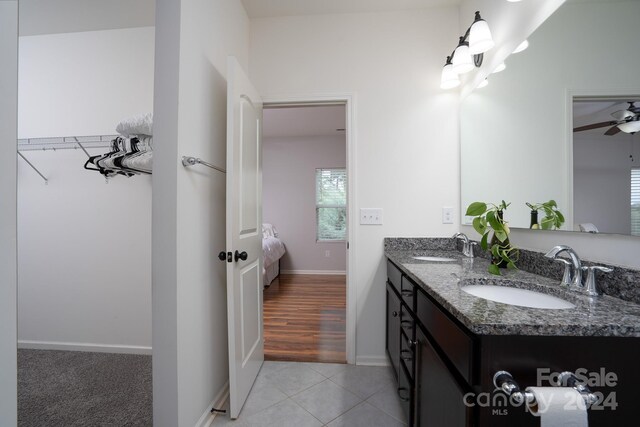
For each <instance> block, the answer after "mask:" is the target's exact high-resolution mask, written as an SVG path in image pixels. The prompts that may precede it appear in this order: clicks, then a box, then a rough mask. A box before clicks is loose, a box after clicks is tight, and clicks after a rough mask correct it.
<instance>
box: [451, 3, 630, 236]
mask: <svg viewBox="0 0 640 427" xmlns="http://www.w3.org/2000/svg"><path fill="white" fill-rule="evenodd" d="M638 16H640V2H639V1H620V0H569V1H567V3H565V4H564V5H563V6H562V7H560V8H559V9H558V10H557V11H556V12H555V13H554V14H553V15H552V16H551V17H550V18H549V19H548V20H547V21H546V22H544V23H543V24H542V25H541V26H540V27H539V28H538V30H537V31H536V32H535V33H534V34H533V35H532V36H531V37H530V38H529V42H530V47H529V48H528V49H527V50H525V51H524V52H522V53H518V54H513V55H511V56H510V57H509V58H508V59H507V69H506V70H505V71H504V72H502V73H499V74H493V75H491V76H489V85H488V86H487V87H485V88H483V89H478V90H476V91H474V92H473V93H472V94H470V95H469V96H468V97H466V98H465V99H464V100H463V102H462V105H461V182H462V188H461V199H462V200H461V203H462V210H463V211H464V210H466V208H467V206H468V205H469V204H470V203H472V202H474V201H485V202H493V203H498V202H499V201H500V200H503V199H504V200H506V201H507V202H511V206H509V209H508V212H506V219H507V221H509V224H510V226H511V227H516V228H528V227H529V225H530V209H529V208H528V207H527V205H526V203H527V202H529V203H541V202H545V201H547V200H550V199H553V200H555V201H556V202H557V204H558V209H559V210H560V211H561V212H562V213H563V214H564V216H565V219H566V221H565V223H564V224H563V226H562V227H561V229H562V230H568V231H579V224H581V223H593V224H594V225H595V226H596V227H597V228H598V230H599V232H604V233H621V234H631V224H630V221H631V219H630V218H631V200H630V174H631V164H633V165H638V166H640V160H639V159H638V158H637V157H638V156H640V154H637V155H636V158H635V161H634V162H633V163H627V165H626V166H625V167H626V168H627V169H626V174H627V175H626V176H627V177H628V181H627V183H626V184H625V185H624V187H623V188H620V187H619V186H618V185H616V184H613V183H611V182H607V180H603V179H602V177H603V174H604V173H605V171H603V170H601V169H597V168H593V167H587V166H588V165H589V164H591V165H599V166H603V165H604V163H603V162H600V161H599V159H598V158H593V157H592V156H598V150H600V151H601V153H600V154H602V152H605V153H607V156H610V155H611V156H612V155H613V152H614V151H622V148H620V147H621V146H622V145H624V147H625V148H624V151H625V153H626V154H625V155H624V158H623V159H624V160H625V161H626V162H629V161H630V158H629V154H630V153H629V150H630V147H631V149H633V147H634V145H635V147H637V142H636V141H637V140H638V139H640V136H639V135H631V134H627V133H624V132H619V134H618V135H614V136H612V137H610V140H611V142H613V141H614V140H616V139H617V140H618V141H616V142H617V143H618V145H616V150H613V149H612V148H611V147H612V146H611V145H609V146H606V145H605V146H601V147H600V148H596V147H592V149H585V148H584V147H583V146H581V147H579V146H578V145H577V144H578V142H576V141H574V132H573V127H574V125H573V121H574V118H573V114H574V113H573V110H574V108H573V105H574V98H575V99H577V101H578V102H585V101H594V100H595V101H599V102H600V101H602V102H607V101H608V106H606V107H605V104H603V105H601V106H598V107H602V109H603V110H604V109H606V108H613V109H614V110H615V111H618V110H621V109H622V108H623V107H625V106H626V107H628V104H626V103H625V102H624V101H634V100H638V99H640V96H639V94H640V79H639V78H638V73H637V71H638V69H640V55H636V54H630V51H629V49H630V47H629V44H628V43H621V42H620V41H621V40H638V39H639V38H640V28H639V27H638V25H637V17H638ZM576 105H578V103H576ZM594 108H595V107H594ZM608 112H609V113H610V112H612V111H608V110H607V111H605V112H604V114H605V115H606V114H608ZM576 114H577V116H578V115H581V119H580V120H582V119H586V120H591V119H590V118H586V117H582V116H585V113H584V112H579V111H578V112H577V113H576ZM577 116H576V126H578V125H582V124H585V123H584V122H580V121H579V120H578V117H577ZM609 117H610V119H611V120H614V118H612V117H611V116H609ZM605 120H609V119H603V120H601V121H605ZM589 123H594V122H589ZM607 129H608V128H602V132H601V133H604V132H605V131H606V130H607ZM578 133H582V132H576V134H578ZM620 134H622V135H620ZM581 137H582V136H580V137H579V138H581ZM578 147H579V148H578ZM636 153H637V148H636ZM585 156H589V159H585V158H584V157H585ZM574 161H575V162H578V163H579V164H578V166H579V170H578V171H574ZM621 167H622V166H621ZM636 167H637V166H636ZM585 186H589V187H591V188H600V190H601V191H598V194H596V193H594V192H592V193H588V192H587V193H586V194H585V192H584V191H583V190H584V187H585ZM581 188H582V190H581ZM603 194H604V195H607V196H611V195H616V196H617V199H619V200H622V199H623V198H626V204H624V203H622V204H621V202H614V201H613V200H612V199H609V198H603V197H602V195H603ZM603 212H604V213H603ZM602 215H605V216H608V217H609V218H610V220H607V221H604V220H602ZM543 216H544V215H543V214H542V212H541V213H540V219H542V217H543ZM615 218H617V219H615ZM594 221H595V222H594ZM462 222H463V224H469V223H470V221H469V220H468V219H467V218H465V217H464V216H463V220H462ZM597 223H599V224H597Z"/></svg>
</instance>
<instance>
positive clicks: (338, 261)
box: [262, 133, 347, 272]
mask: <svg viewBox="0 0 640 427" xmlns="http://www.w3.org/2000/svg"><path fill="white" fill-rule="evenodd" d="M346 150H347V147H346V143H345V136H344V133H343V134H342V135H337V136H315V137H313V136H312V137H285V138H265V139H264V140H263V143H262V203H263V206H262V212H263V221H264V222H266V223H271V224H273V225H274V226H275V227H276V229H277V230H278V233H279V236H280V239H282V241H283V242H284V244H285V246H286V249H287V253H286V254H285V255H284V257H283V258H282V260H281V262H280V269H281V271H282V270H288V271H295V272H304V271H314V272H315V271H328V272H344V271H346V263H347V254H346V242H316V204H315V203H316V168H332V167H333V168H345V167H346V161H347V158H346V157H347V151H346ZM326 251H329V257H327V256H326V254H325V252H326Z"/></svg>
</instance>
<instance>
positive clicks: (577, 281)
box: [544, 245, 583, 290]
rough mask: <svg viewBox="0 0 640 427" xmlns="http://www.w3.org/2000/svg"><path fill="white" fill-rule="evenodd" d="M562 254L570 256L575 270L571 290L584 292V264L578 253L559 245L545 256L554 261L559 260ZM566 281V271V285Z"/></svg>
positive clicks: (564, 279) (565, 277)
mask: <svg viewBox="0 0 640 427" xmlns="http://www.w3.org/2000/svg"><path fill="white" fill-rule="evenodd" d="M562 252H566V253H568V254H569V258H571V267H572V268H573V274H572V275H571V276H572V277H573V278H572V279H571V285H570V286H569V288H570V289H573V290H582V289H583V284H582V262H581V261H580V258H579V257H578V254H577V253H576V251H574V250H573V249H572V248H570V247H569V246H564V245H559V246H554V247H553V248H552V249H551V250H550V251H549V252H547V253H546V254H544V256H546V257H547V258H551V259H553V260H556V259H558V260H559V259H561V258H558V255H559V254H560V253H562ZM566 279H567V274H566V271H565V276H564V278H563V281H562V282H563V283H565V282H566V281H567V280H566Z"/></svg>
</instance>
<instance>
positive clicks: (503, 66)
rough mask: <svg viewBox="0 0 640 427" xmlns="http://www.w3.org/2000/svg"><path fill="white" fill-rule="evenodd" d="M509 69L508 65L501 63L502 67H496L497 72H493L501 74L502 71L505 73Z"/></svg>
mask: <svg viewBox="0 0 640 427" xmlns="http://www.w3.org/2000/svg"><path fill="white" fill-rule="evenodd" d="M506 68H507V64H505V63H504V62H501V63H500V65H498V66H497V67H496V69H495V70H493V73H494V74H495V73H499V72H500V71H504V70H505V69H506Z"/></svg>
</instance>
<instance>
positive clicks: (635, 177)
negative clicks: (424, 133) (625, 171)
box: [631, 168, 640, 236]
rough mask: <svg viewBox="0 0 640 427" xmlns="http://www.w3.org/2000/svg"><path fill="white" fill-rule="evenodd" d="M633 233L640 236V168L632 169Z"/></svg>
mask: <svg viewBox="0 0 640 427" xmlns="http://www.w3.org/2000/svg"><path fill="white" fill-rule="evenodd" d="M631 234H632V235H634V236H640V168H632V169H631Z"/></svg>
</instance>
